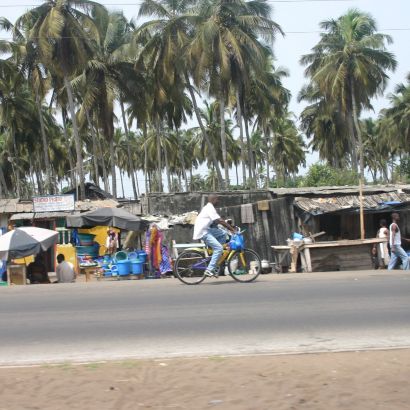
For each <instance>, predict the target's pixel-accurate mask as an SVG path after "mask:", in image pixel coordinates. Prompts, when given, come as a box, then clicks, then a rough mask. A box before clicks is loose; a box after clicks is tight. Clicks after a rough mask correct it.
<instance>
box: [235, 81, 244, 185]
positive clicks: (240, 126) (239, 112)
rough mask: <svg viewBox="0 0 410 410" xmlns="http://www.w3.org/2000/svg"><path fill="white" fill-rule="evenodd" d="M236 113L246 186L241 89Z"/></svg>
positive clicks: (237, 95) (237, 91)
mask: <svg viewBox="0 0 410 410" xmlns="http://www.w3.org/2000/svg"><path fill="white" fill-rule="evenodd" d="M236 112H237V117H238V119H237V121H238V125H239V141H240V142H241V162H242V180H243V181H242V183H243V186H246V161H245V158H246V154H245V142H244V139H243V121H242V107H241V95H240V92H239V87H238V88H237V89H236Z"/></svg>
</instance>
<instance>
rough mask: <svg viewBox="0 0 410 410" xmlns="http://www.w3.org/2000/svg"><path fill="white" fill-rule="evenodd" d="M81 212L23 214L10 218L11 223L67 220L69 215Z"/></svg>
mask: <svg viewBox="0 0 410 410" xmlns="http://www.w3.org/2000/svg"><path fill="white" fill-rule="evenodd" d="M75 214H79V212H75V213H74V214H72V213H71V212H38V213H33V212H23V213H18V214H13V215H11V217H10V221H26V220H33V219H53V218H65V217H66V216H67V215H75Z"/></svg>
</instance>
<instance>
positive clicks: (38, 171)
mask: <svg viewBox="0 0 410 410" xmlns="http://www.w3.org/2000/svg"><path fill="white" fill-rule="evenodd" d="M34 169H35V173H36V180H37V190H38V193H39V194H40V195H43V194H44V190H43V183H42V181H43V179H42V177H41V169H40V168H39V164H38V163H36V164H35V165H34Z"/></svg>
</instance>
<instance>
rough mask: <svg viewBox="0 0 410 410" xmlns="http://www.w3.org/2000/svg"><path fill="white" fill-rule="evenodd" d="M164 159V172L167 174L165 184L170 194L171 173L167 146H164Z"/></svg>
mask: <svg viewBox="0 0 410 410" xmlns="http://www.w3.org/2000/svg"><path fill="white" fill-rule="evenodd" d="M164 142H165V143H166V142H167V141H166V140H165V141H164ZM164 159H165V172H166V174H167V182H168V192H172V181H171V172H170V169H169V161H168V147H167V144H164Z"/></svg>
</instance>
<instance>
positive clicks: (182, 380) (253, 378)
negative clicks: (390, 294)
mask: <svg viewBox="0 0 410 410" xmlns="http://www.w3.org/2000/svg"><path fill="white" fill-rule="evenodd" d="M409 379H410V350H405V349H403V350H388V351H368V352H347V353H322V354H305V355H283V356H252V357H210V358H195V359H171V360H151V361H146V360H143V361H131V360H130V361H123V362H112V363H90V364H83V365H70V364H61V365H57V366H38V367H29V368H27V367H25V368H0V386H1V387H0V397H1V400H0V410H22V409H25V410H32V409H33V410H34V409H39V410H51V409H52V410H68V409H70V410H73V409H78V410H90V409H92V410H94V409H95V410H131V409H132V410H134V409H190V410H200V409H212V408H217V409H232V410H233V409H235V410H242V409H252V410H253V409H255V410H256V409H257V410H264V409H266V410H268V409H269V410H271V409H275V410H281V409H289V410H290V409H292V410H299V409H302V410H303V409H315V410H321V409H326V410H332V409H349V410H352V409H354V410H356V409H357V410H375V409H386V410H396V409H400V410H404V409H410V389H409V384H410V383H409Z"/></svg>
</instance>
